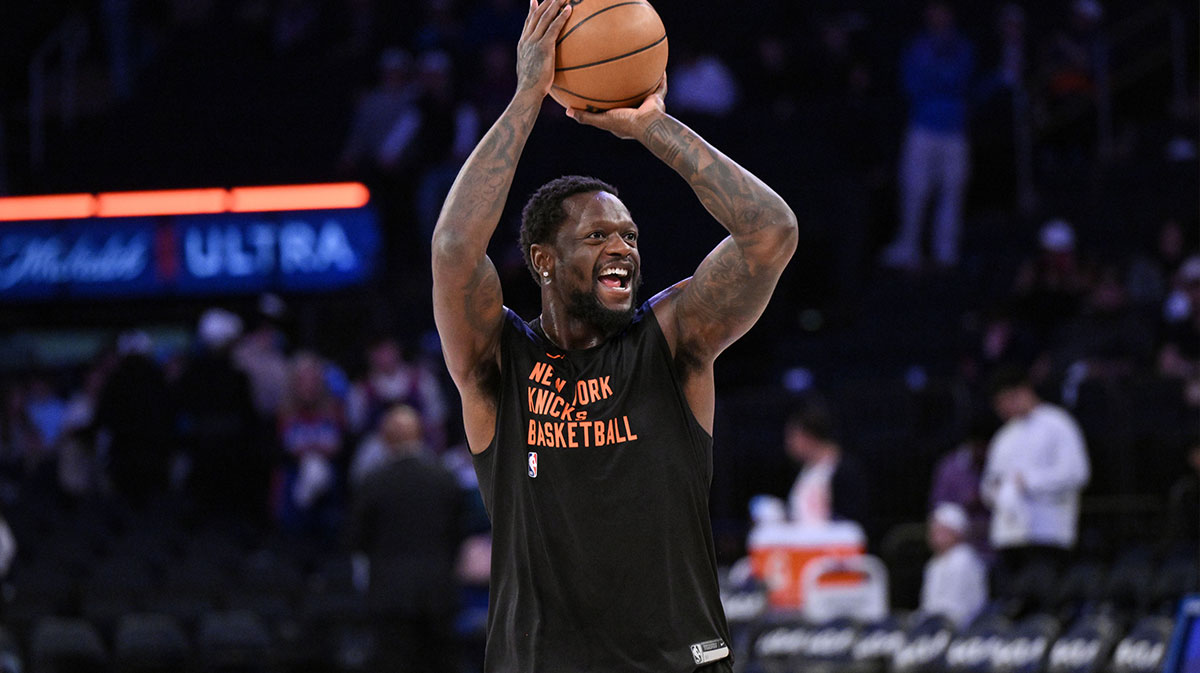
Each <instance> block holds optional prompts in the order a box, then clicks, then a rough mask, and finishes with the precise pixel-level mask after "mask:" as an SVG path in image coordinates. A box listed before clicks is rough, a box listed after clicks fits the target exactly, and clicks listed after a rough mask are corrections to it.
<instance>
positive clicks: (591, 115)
mask: <svg viewBox="0 0 1200 673" xmlns="http://www.w3.org/2000/svg"><path fill="white" fill-rule="evenodd" d="M601 114H603V113H599V112H587V111H586V110H576V109H575V108H571V107H569V108H567V116H568V117H570V118H571V119H574V120H575V121H577V122H579V123H580V124H587V125H588V126H595V125H596V120H597V119H598V118H599V117H600V115H601Z"/></svg>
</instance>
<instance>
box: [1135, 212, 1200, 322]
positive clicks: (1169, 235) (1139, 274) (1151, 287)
mask: <svg viewBox="0 0 1200 673" xmlns="http://www.w3.org/2000/svg"><path fill="white" fill-rule="evenodd" d="M1192 229H1193V230H1194V229H1196V227H1192ZM1193 233H1194V232H1193ZM1189 238H1191V237H1189V236H1188V232H1187V231H1186V230H1185V229H1184V227H1183V224H1182V223H1181V222H1180V220H1179V219H1178V218H1175V217H1170V218H1167V219H1166V220H1165V221H1163V223H1162V224H1161V225H1160V226H1159V228H1158V232H1157V235H1156V236H1155V240H1154V247H1153V249H1152V250H1150V251H1147V252H1138V253H1135V254H1134V256H1133V259H1131V260H1130V263H1129V273H1128V276H1127V278H1126V286H1127V287H1128V289H1129V299H1130V301H1132V302H1133V304H1134V306H1136V307H1139V308H1150V309H1152V311H1153V315H1155V316H1159V315H1161V312H1160V311H1159V309H1160V307H1161V306H1162V303H1163V301H1164V300H1166V298H1167V294H1168V292H1170V291H1171V285H1172V281H1173V279H1174V278H1175V273H1176V272H1177V271H1178V270H1179V267H1180V265H1181V264H1183V261H1184V259H1185V258H1186V257H1187V255H1188V251H1189V250H1194V249H1196V245H1195V243H1194V242H1193V241H1189ZM1146 313H1148V314H1149V313H1150V311H1146Z"/></svg>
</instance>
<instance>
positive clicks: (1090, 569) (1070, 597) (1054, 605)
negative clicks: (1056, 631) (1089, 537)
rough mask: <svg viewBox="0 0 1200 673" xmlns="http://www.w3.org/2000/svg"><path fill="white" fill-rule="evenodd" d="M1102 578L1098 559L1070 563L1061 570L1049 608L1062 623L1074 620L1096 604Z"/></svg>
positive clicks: (1102, 582) (1101, 568) (1102, 584)
mask: <svg viewBox="0 0 1200 673" xmlns="http://www.w3.org/2000/svg"><path fill="white" fill-rule="evenodd" d="M1104 578H1105V572H1104V566H1103V564H1101V563H1100V562H1099V561H1096V560H1084V561H1079V562H1076V563H1073V564H1071V565H1070V566H1068V567H1067V569H1066V570H1064V571H1063V574H1062V577H1061V578H1060V579H1059V581H1058V584H1057V585H1056V587H1055V589H1054V593H1053V596H1052V598H1051V601H1050V602H1051V606H1050V607H1051V610H1052V611H1053V613H1054V614H1055V615H1057V616H1058V618H1059V619H1060V620H1062V621H1063V622H1064V623H1071V622H1074V621H1075V619H1076V618H1077V617H1079V616H1080V615H1082V614H1084V613H1086V612H1088V611H1089V610H1090V609H1091V608H1093V607H1094V606H1095V605H1096V601H1097V600H1099V598H1100V593H1101V589H1102V587H1103V586H1104Z"/></svg>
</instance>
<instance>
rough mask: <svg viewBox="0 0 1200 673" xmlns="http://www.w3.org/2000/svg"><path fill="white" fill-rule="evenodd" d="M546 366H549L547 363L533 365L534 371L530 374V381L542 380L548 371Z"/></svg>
mask: <svg viewBox="0 0 1200 673" xmlns="http://www.w3.org/2000/svg"><path fill="white" fill-rule="evenodd" d="M546 366H547V365H546V363H545V362H535V363H533V371H531V372H529V380H530V381H537V380H539V379H541V377H542V372H544V371H545V370H546Z"/></svg>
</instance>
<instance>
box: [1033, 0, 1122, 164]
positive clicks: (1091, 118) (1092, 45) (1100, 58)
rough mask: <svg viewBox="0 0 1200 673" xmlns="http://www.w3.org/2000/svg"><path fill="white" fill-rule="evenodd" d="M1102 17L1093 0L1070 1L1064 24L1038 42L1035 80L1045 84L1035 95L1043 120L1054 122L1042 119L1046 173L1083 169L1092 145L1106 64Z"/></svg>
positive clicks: (1097, 5) (1095, 133)
mask: <svg viewBox="0 0 1200 673" xmlns="http://www.w3.org/2000/svg"><path fill="white" fill-rule="evenodd" d="M1103 17H1104V7H1103V6H1102V5H1101V4H1100V3H1099V2H1098V1H1097V0H1073V1H1072V2H1071V3H1070V5H1069V6H1068V13H1067V17H1066V21H1065V23H1063V24H1061V25H1059V26H1058V27H1056V28H1055V29H1054V30H1053V31H1052V32H1051V33H1050V34H1049V36H1048V37H1047V38H1046V40H1045V42H1044V43H1043V44H1042V45H1041V47H1040V50H1039V51H1040V53H1039V63H1038V66H1037V69H1038V81H1040V82H1042V83H1044V84H1043V87H1042V89H1041V91H1039V92H1038V95H1039V98H1040V99H1041V100H1040V105H1041V106H1042V107H1043V108H1044V110H1045V112H1044V114H1045V116H1047V117H1048V118H1049V119H1048V120H1047V122H1053V124H1052V125H1051V124H1049V123H1047V127H1048V128H1047V129H1046V131H1045V132H1044V133H1043V134H1042V142H1041V143H1040V145H1041V147H1043V148H1044V155H1043V157H1042V160H1043V164H1044V165H1043V169H1044V170H1046V171H1047V172H1049V171H1053V170H1056V169H1058V170H1062V169H1070V168H1074V169H1079V168H1083V167H1084V166H1085V165H1086V164H1085V162H1087V161H1088V160H1089V159H1090V158H1091V156H1092V155H1093V154H1094V152H1095V150H1096V141H1097V134H1098V132H1099V127H1098V118H1097V112H1098V104H1099V102H1100V101H1099V98H1100V97H1101V96H1104V95H1106V92H1105V90H1104V89H1105V87H1106V82H1105V79H1104V78H1105V76H1106V71H1107V68H1108V65H1107V63H1106V61H1107V58H1108V55H1107V47H1106V45H1105V41H1104V39H1103V34H1102V31H1101V20H1102V19H1103ZM1080 111H1082V112H1083V114H1082V116H1081V115H1080Z"/></svg>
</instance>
